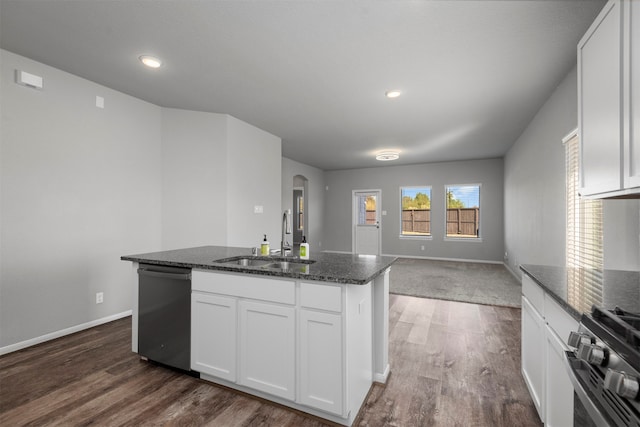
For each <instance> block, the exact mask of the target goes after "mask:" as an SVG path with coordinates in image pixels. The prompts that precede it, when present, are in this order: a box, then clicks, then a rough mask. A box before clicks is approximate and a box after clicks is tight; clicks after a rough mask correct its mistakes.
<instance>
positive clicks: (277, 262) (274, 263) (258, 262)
mask: <svg viewBox="0 0 640 427" xmlns="http://www.w3.org/2000/svg"><path fill="white" fill-rule="evenodd" d="M214 262H216V263H219V264H227V265H229V266H234V267H247V268H252V269H260V270H268V271H280V272H291V273H308V272H309V265H310V264H313V263H314V262H315V261H314V260H309V259H299V258H285V257H279V258H274V257H266V256H264V257H261V256H246V255H243V256H236V257H232V258H224V259H219V260H216V261H214Z"/></svg>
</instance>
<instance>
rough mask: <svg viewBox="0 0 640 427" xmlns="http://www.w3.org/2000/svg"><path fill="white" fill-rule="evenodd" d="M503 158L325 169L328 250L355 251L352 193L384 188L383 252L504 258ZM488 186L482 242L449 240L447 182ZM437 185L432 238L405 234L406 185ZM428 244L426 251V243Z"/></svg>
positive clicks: (482, 201)
mask: <svg viewBox="0 0 640 427" xmlns="http://www.w3.org/2000/svg"><path fill="white" fill-rule="evenodd" d="M502 166H503V164H502V159H487V160H471V161H461V162H445V163H425V164H419V165H410V166H385V167H378V168H366V169H351V170H342V171H327V172H325V185H327V186H328V187H329V189H328V190H326V191H325V215H324V217H325V222H324V240H325V242H324V243H323V248H324V249H325V250H334V251H345V252H351V240H352V237H351V236H352V232H351V230H352V224H351V223H352V212H351V211H352V201H351V198H352V191H353V190H372V189H380V190H382V210H385V211H387V215H386V216H382V221H381V226H382V253H383V254H388V255H399V256H412V257H424V258H443V259H462V260H477V261H491V262H501V261H502V253H503V248H504V234H503V205H502V200H503V199H502V198H503V170H502ZM451 184H482V188H481V190H480V234H481V236H482V239H481V240H476V239H469V240H468V241H459V240H456V241H453V240H445V194H444V193H445V190H444V188H445V185H451ZM422 185H426V186H431V224H432V226H431V233H432V238H431V239H415V238H411V239H407V238H400V187H403V186H422ZM422 246H424V248H425V249H424V250H422V249H421V247H422Z"/></svg>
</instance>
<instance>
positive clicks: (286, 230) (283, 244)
mask: <svg viewBox="0 0 640 427" xmlns="http://www.w3.org/2000/svg"><path fill="white" fill-rule="evenodd" d="M290 212H291V211H290V210H288V209H287V210H286V211H284V214H283V215H282V240H280V255H282V256H285V255H286V252H285V251H286V250H287V249H289V250H291V247H290V246H287V241H286V240H285V234H291V224H290V223H289V213H290Z"/></svg>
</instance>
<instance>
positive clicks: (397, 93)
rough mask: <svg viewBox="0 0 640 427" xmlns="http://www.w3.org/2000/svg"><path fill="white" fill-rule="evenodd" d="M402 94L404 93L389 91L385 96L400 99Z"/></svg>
mask: <svg viewBox="0 0 640 427" xmlns="http://www.w3.org/2000/svg"><path fill="white" fill-rule="evenodd" d="M401 93H402V92H400V91H399V90H388V91H386V92H385V93H384V95H385V96H386V97H387V98H397V97H399V96H400V94H401Z"/></svg>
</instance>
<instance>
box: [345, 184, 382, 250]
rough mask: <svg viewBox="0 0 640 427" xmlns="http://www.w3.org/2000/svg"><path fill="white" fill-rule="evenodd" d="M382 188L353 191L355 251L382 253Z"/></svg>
mask: <svg viewBox="0 0 640 427" xmlns="http://www.w3.org/2000/svg"><path fill="white" fill-rule="evenodd" d="M380 197H381V191H380V190H357V191H354V192H353V248H352V249H353V252H354V253H356V254H363V255H380V253H381V241H380V235H381V228H380V205H381V200H380Z"/></svg>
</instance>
